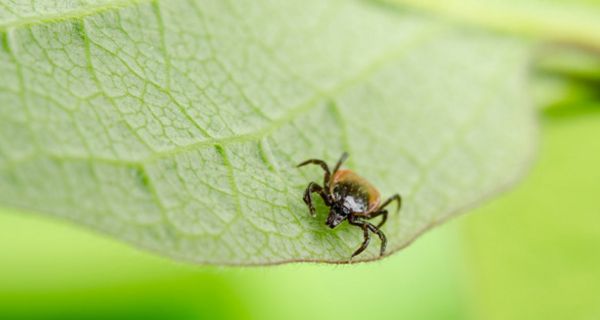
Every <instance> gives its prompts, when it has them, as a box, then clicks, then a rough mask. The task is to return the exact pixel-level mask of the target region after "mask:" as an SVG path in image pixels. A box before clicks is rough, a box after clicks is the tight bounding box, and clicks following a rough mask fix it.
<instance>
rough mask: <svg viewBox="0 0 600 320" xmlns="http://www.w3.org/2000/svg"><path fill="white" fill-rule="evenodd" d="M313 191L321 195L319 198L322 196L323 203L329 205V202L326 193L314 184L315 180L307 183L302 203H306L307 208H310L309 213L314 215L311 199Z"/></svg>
mask: <svg viewBox="0 0 600 320" xmlns="http://www.w3.org/2000/svg"><path fill="white" fill-rule="evenodd" d="M313 192H316V193H318V194H319V195H320V196H321V198H323V201H325V204H327V205H330V203H329V198H328V197H327V194H326V193H325V191H324V190H323V187H321V186H320V185H318V184H316V183H315V182H311V183H309V184H308V186H307V187H306V190H305V191H304V198H303V199H304V203H306V205H307V206H308V210H310V215H311V216H313V217H314V216H315V215H316V214H315V207H314V205H313V199H312V193H313Z"/></svg>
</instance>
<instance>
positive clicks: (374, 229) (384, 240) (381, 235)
mask: <svg viewBox="0 0 600 320" xmlns="http://www.w3.org/2000/svg"><path fill="white" fill-rule="evenodd" d="M384 221H385V220H384ZM367 226H368V227H369V230H371V231H372V232H374V233H376V234H377V236H379V239H380V240H381V247H380V248H379V256H380V257H381V256H383V253H384V252H385V247H387V238H386V237H385V234H384V233H383V231H381V230H379V228H378V227H376V226H374V225H372V224H370V223H368V222H367Z"/></svg>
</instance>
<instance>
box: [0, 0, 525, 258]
mask: <svg viewBox="0 0 600 320" xmlns="http://www.w3.org/2000/svg"><path fill="white" fill-rule="evenodd" d="M18 2H19V3H26V2H25V1H18ZM27 3H28V2H27ZM61 3H62V2H61ZM74 3H75V5H74V7H73V8H60V10H58V11H56V12H49V11H48V10H46V11H44V10H40V12H39V13H36V12H37V11H36V10H38V9H36V7H33V8H34V9H31V10H30V9H28V8H25V9H17V7H18V6H16V5H13V4H11V3H10V2H9V3H8V4H6V3H5V4H4V10H6V8H10V9H11V10H10V12H9V13H6V12H4V13H1V14H0V36H1V38H2V41H1V42H0V44H1V46H0V203H2V204H3V205H5V206H11V207H17V208H21V209H25V210H29V211H34V212H40V213H44V214H50V215H53V216H57V217H61V218H65V219H67V220H71V221H74V222H77V223H80V224H83V225H86V226H88V227H91V228H93V229H95V230H99V231H101V232H103V233H107V234H110V235H112V236H114V237H116V238H118V239H121V240H124V241H127V242H129V243H132V244H134V245H137V246H140V247H144V248H146V249H150V250H153V251H156V252H158V253H161V254H164V255H168V256H171V257H175V258H178V259H182V260H186V261H192V262H198V263H214V264H268V263H280V262H286V261H331V262H335V261H347V259H348V258H349V256H350V254H351V252H352V251H353V250H354V249H355V248H356V247H357V246H358V245H359V244H360V242H361V240H362V232H361V231H360V230H359V229H357V228H355V227H352V226H348V225H342V226H340V227H339V228H337V229H336V230H330V229H328V228H327V227H326V226H325V225H324V219H325V216H324V215H325V214H326V212H325V210H324V208H323V207H320V211H319V215H318V218H311V217H309V215H308V211H307V208H306V206H305V205H304V203H303V202H302V199H301V198H302V192H303V189H304V187H305V186H306V184H307V183H308V182H310V181H321V180H322V172H321V171H320V170H319V169H318V168H303V169H302V170H300V169H297V168H295V167H294V166H295V164H297V163H298V162H300V161H302V160H305V159H307V158H311V157H317V158H323V159H325V160H327V161H328V162H334V161H335V160H337V158H338V157H339V155H340V154H341V152H342V151H343V150H347V151H349V152H350V154H351V158H350V160H349V161H348V163H347V165H348V166H349V167H350V168H352V169H354V170H356V171H357V172H359V173H360V174H361V175H363V176H365V177H367V178H368V179H369V180H371V181H372V182H373V183H374V184H375V185H376V186H378V187H379V188H380V191H381V192H382V194H383V196H384V197H385V196H389V195H392V194H393V193H395V192H400V193H401V194H402V195H403V196H404V207H403V209H402V211H401V213H400V214H399V215H395V214H392V215H391V216H390V218H389V220H388V223H387V224H386V225H385V226H384V228H383V230H384V231H385V232H386V233H387V235H388V239H389V249H388V253H390V252H393V251H395V250H398V249H400V248H402V247H403V246H405V245H407V244H408V243H409V242H410V241H412V240H413V239H414V238H415V237H416V236H418V235H419V234H420V233H421V232H423V231H424V230H426V229H427V228H429V227H431V226H433V225H435V224H437V223H439V222H441V221H443V220H444V219H446V218H448V217H449V216H451V215H452V214H454V213H457V212H459V211H460V210H462V209H464V208H465V207H467V206H471V205H473V204H474V203H475V202H477V201H479V200H481V199H482V198H483V197H487V196H489V195H491V194H492V193H494V192H496V191H497V190H499V189H501V188H504V187H506V186H508V185H509V184H511V183H513V182H514V181H515V179H516V178H518V176H519V174H520V173H521V172H522V170H523V168H524V166H525V165H526V164H527V161H528V159H529V157H530V153H531V150H532V149H533V142H534V139H533V138H534V136H535V126H534V121H533V113H532V112H533V111H532V108H530V105H529V100H528V97H527V95H526V91H527V88H526V73H525V70H526V68H525V66H526V63H527V59H528V48H527V47H526V46H525V45H523V44H522V43H520V42H518V41H515V40H511V39H506V38H501V37H498V36H493V35H488V34H483V33H476V32H472V31H468V30H462V29H456V28H454V27H451V26H449V25H444V24H439V23H437V22H432V21H431V20H428V19H426V18H422V17H419V16H415V15H414V14H410V13H399V12H393V11H386V10H385V8H383V7H379V6H375V5H372V4H371V3H367V2H354V1H333V2H326V1H317V0H314V1H272V2H269V1H236V2H233V1H231V2H229V1H221V0H215V1H200V0H198V1H192V0H190V1H183V0H178V1H154V2H151V1H136V2H131V3H127V2H124V1H116V2H114V1H104V2H98V1H96V2H89V3H88V2H84V1H81V2H80V4H79V5H77V3H78V2H74ZM21 16H24V17H25V18H21ZM378 246H379V241H378V240H376V239H374V240H373V242H372V246H371V248H370V249H369V250H368V251H367V252H366V253H365V254H363V255H361V256H359V259H357V260H360V259H372V258H375V257H377V251H378Z"/></svg>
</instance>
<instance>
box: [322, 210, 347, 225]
mask: <svg viewBox="0 0 600 320" xmlns="http://www.w3.org/2000/svg"><path fill="white" fill-rule="evenodd" d="M342 221H344V216H342V215H340V214H338V213H335V212H330V213H329V216H327V221H325V224H326V225H327V226H328V227H329V228H331V229H333V228H335V227H337V226H338V224H340V223H341V222H342Z"/></svg>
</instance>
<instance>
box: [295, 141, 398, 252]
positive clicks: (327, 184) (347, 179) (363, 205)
mask: <svg viewBox="0 0 600 320" xmlns="http://www.w3.org/2000/svg"><path fill="white" fill-rule="evenodd" d="M347 158H348V154H347V153H346V152H344V153H343V154H342V157H341V158H340V160H339V161H338V162H337V163H336V164H335V167H334V168H333V172H331V171H330V170H329V166H328V165H327V163H325V161H323V160H319V159H309V160H306V161H304V162H302V163H300V164H299V165H298V167H302V166H305V165H307V164H316V165H318V166H320V167H321V168H323V171H325V174H324V176H323V186H320V185H319V184H317V183H316V182H311V183H309V184H308V186H307V187H306V191H304V198H303V199H304V202H305V203H306V205H307V206H308V210H309V211H310V215H311V216H313V217H314V216H316V214H315V207H314V205H313V199H312V194H313V193H317V194H318V195H319V196H321V198H323V201H324V202H325V205H327V207H329V216H327V221H326V222H325V224H326V225H327V226H328V227H329V228H331V229H333V228H335V227H337V226H338V225H339V224H340V223H342V222H343V221H344V220H348V223H350V224H351V225H353V226H357V227H359V228H361V229H362V230H363V234H364V240H363V242H362V244H361V246H360V247H359V248H358V249H356V251H354V253H353V254H352V256H351V257H350V259H352V258H354V257H355V256H357V255H359V254H360V253H361V252H363V251H364V250H365V249H366V248H367V246H368V245H369V242H370V241H371V233H375V234H377V236H378V237H379V239H381V247H380V250H379V255H380V256H382V255H383V253H384V252H385V247H386V245H387V239H386V237H385V234H384V233H383V231H381V229H380V228H381V226H383V224H384V223H385V222H386V220H387V217H388V211H387V210H386V209H385V207H387V206H388V205H389V204H390V203H392V201H396V202H397V204H398V206H397V209H396V212H398V211H400V206H401V205H402V198H401V197H400V195H399V194H395V195H393V196H391V197H390V198H389V199H387V200H385V201H384V202H383V203H381V196H380V194H379V191H378V190H377V188H375V187H374V186H373V185H372V184H371V183H370V182H369V181H367V180H366V179H364V178H362V177H361V176H359V175H357V174H356V173H354V172H353V171H351V170H347V169H340V167H341V166H342V163H344V161H345V160H346V159H347ZM378 216H382V218H381V221H380V222H379V223H378V224H377V225H374V224H372V223H370V222H369V221H367V220H370V219H373V218H375V217H378Z"/></svg>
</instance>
